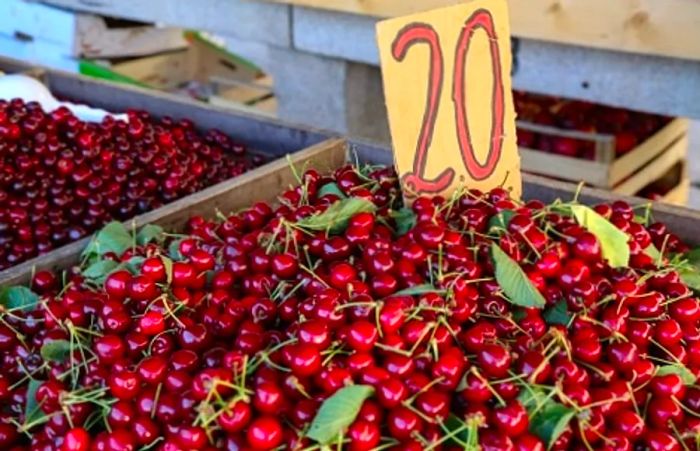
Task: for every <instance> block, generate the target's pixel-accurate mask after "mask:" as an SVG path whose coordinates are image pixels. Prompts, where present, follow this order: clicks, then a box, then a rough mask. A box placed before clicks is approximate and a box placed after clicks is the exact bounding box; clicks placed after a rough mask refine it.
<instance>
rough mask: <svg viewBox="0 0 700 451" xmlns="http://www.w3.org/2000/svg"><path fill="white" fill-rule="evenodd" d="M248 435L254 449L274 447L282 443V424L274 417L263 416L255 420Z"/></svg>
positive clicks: (249, 428) (249, 442)
mask: <svg viewBox="0 0 700 451" xmlns="http://www.w3.org/2000/svg"><path fill="white" fill-rule="evenodd" d="M246 437H247V439H248V444H249V445H250V446H251V447H252V448H253V449H259V450H269V449H274V448H276V447H277V446H279V445H280V444H281V443H282V426H281V425H280V423H279V422H278V421H277V420H276V419H275V418H274V417H271V416H262V417H259V418H257V419H255V420H253V422H252V423H251V424H250V426H249V427H248V431H247V433H246Z"/></svg>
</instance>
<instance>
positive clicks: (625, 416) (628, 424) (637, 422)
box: [612, 410, 646, 440]
mask: <svg viewBox="0 0 700 451" xmlns="http://www.w3.org/2000/svg"><path fill="white" fill-rule="evenodd" d="M612 426H613V428H614V429H615V430H617V431H620V432H621V433H622V434H624V436H625V437H627V438H628V439H630V440H636V439H637V438H639V437H640V436H641V435H642V434H643V433H644V431H645V429H646V426H645V425H644V419H643V418H642V417H640V416H639V415H638V414H637V413H636V412H633V411H631V410H624V411H622V412H617V413H616V414H615V416H614V417H613V418H612Z"/></svg>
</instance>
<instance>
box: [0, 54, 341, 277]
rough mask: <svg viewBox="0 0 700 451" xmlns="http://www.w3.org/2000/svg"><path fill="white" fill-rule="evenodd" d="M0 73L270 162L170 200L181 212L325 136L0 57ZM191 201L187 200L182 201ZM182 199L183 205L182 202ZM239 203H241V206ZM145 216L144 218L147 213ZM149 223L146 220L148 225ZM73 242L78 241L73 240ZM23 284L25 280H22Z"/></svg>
mask: <svg viewBox="0 0 700 451" xmlns="http://www.w3.org/2000/svg"><path fill="white" fill-rule="evenodd" d="M0 71H4V72H8V73H18V72H25V73H32V72H34V73H35V74H39V75H41V76H42V77H43V80H44V82H45V83H46V84H47V86H48V87H49V89H50V90H51V91H52V92H53V93H54V95H56V96H59V97H64V98H69V99H71V100H72V101H76V102H81V103H86V104H90V105H91V106H95V107H99V108H105V109H107V110H109V111H115V112H118V111H124V110H126V109H128V108H133V107H137V108H142V109H145V110H147V111H149V112H150V113H151V114H153V115H154V116H156V117H159V116H165V115H168V116H172V117H175V118H181V117H188V118H190V119H191V120H192V121H193V122H194V123H195V124H196V125H197V126H198V127H203V128H206V129H210V128H217V129H219V130H221V131H222V132H224V133H226V134H228V135H230V136H233V137H235V139H236V140H238V141H239V142H241V143H243V144H245V145H247V146H248V147H249V148H250V149H253V151H254V152H255V153H261V154H263V155H265V156H266V157H267V158H268V159H269V160H270V161H271V163H268V165H265V166H261V167H259V168H256V169H254V170H252V171H249V172H248V173H245V174H243V175H242V176H239V178H234V179H232V180H229V181H226V182H223V183H221V184H219V185H215V186H213V187H210V188H208V189H207V190H204V191H201V192H200V193H196V194H193V195H192V196H195V197H193V198H192V197H191V196H189V197H185V198H182V199H180V200H178V201H176V203H177V205H180V207H177V208H176V209H182V208H186V207H183V205H185V206H188V205H189V204H190V203H191V204H194V205H197V204H199V203H200V202H202V205H209V204H206V203H205V201H204V199H205V198H206V196H207V194H204V195H201V193H205V192H207V193H210V194H211V193H214V194H215V193H218V192H220V191H222V190H223V191H226V190H227V187H228V186H229V185H228V184H230V183H232V184H233V186H238V183H239V181H240V182H241V183H244V182H245V181H247V180H248V181H249V180H252V179H256V178H258V177H262V178H267V177H272V178H274V177H275V173H274V171H273V172H270V166H269V165H273V166H271V167H273V168H276V167H277V166H274V165H275V164H277V165H280V164H281V165H286V161H282V162H277V163H275V159H277V158H279V157H283V156H284V155H285V154H294V153H295V152H297V151H299V150H301V149H304V148H308V147H311V146H314V145H316V144H319V143H321V142H323V141H325V140H326V139H328V138H329V136H330V134H328V133H325V132H322V131H317V130H313V129H310V128H301V127H297V126H294V125H290V124H285V123H283V122H280V121H276V120H271V119H270V118H267V117H263V116H254V115H251V114H249V113H243V112H232V111H230V110H225V109H222V108H217V107H212V106H208V105H206V104H202V103H201V102H196V101H194V100H189V99H185V98H182V97H179V96H175V95H171V94H164V93H160V92H155V91H151V90H145V89H142V88H138V87H133V86H124V85H114V84H110V83H106V82H104V81H100V80H94V79H91V78H87V77H82V76H79V75H73V74H68V73H62V72H58V71H53V70H50V69H43V68H34V67H32V66H30V65H27V64H23V63H21V62H18V61H12V60H4V59H0ZM190 198H192V199H193V200H192V202H189V201H187V199H190ZM247 200H248V199H247V198H241V199H240V201H241V202H247ZM183 201H185V202H184V204H183ZM170 205H173V204H172V203H171V204H168V205H166V206H164V207H162V208H160V209H157V210H154V211H153V212H151V213H152V214H153V215H152V216H147V217H148V218H158V217H160V216H159V215H162V214H163V215H166V214H167V212H168V211H171V210H169V208H170ZM242 205H245V204H242ZM151 213H148V214H151ZM152 220H153V219H149V220H147V222H151V221H152ZM77 243H80V241H79V242H77ZM77 243H72V244H68V245H66V246H63V247H61V248H58V249H55V250H54V251H52V252H49V253H47V254H44V255H43V256H39V257H37V258H35V259H32V260H29V261H26V262H24V263H22V264H19V265H17V266H15V267H13V268H10V269H8V270H5V271H2V272H0V285H3V284H6V283H10V281H12V280H16V278H17V275H18V274H24V277H26V276H27V275H28V274H31V271H32V268H34V267H44V266H42V265H43V262H44V261H54V260H56V259H58V260H61V259H63V258H66V255H73V254H71V252H72V251H71V249H73V250H76V249H81V248H82V246H84V242H83V244H82V245H81V244H77ZM25 280H26V279H25Z"/></svg>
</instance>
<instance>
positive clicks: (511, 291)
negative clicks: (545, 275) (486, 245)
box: [491, 243, 546, 308]
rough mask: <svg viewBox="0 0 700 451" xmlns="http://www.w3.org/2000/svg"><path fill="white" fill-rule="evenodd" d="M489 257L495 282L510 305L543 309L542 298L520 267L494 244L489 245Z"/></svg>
mask: <svg viewBox="0 0 700 451" xmlns="http://www.w3.org/2000/svg"><path fill="white" fill-rule="evenodd" d="M491 257H492V258H493V264H494V268H495V273H496V281H497V282H498V284H499V285H500V286H501V288H502V289H503V292H504V293H505V294H506V296H507V297H508V301H510V303H512V304H515V305H519V306H521V307H534V308H543V307H544V306H545V304H546V301H545V299H544V296H542V294H541V293H540V292H539V291H537V288H535V286H534V285H533V284H532V282H531V281H530V279H528V278H527V275H525V272H524V271H523V270H522V269H521V268H520V265H518V263H517V262H516V261H515V260H513V259H512V258H510V257H509V256H508V254H506V253H505V252H503V250H502V249H501V248H500V247H499V246H498V244H496V243H492V244H491Z"/></svg>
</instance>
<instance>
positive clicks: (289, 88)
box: [269, 48, 348, 133]
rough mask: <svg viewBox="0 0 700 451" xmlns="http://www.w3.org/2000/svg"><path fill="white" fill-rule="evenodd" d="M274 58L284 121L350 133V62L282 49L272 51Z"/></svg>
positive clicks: (274, 76) (271, 61)
mask: <svg viewBox="0 0 700 451" xmlns="http://www.w3.org/2000/svg"><path fill="white" fill-rule="evenodd" d="M270 56H271V59H270V63H271V64H270V66H269V68H270V72H271V74H272V76H273V78H274V80H275V94H276V95H277V102H278V109H277V112H278V115H279V116H280V117H281V118H283V119H286V120H290V121H294V122H299V123H304V124H313V125H314V126H315V127H320V128H326V129H329V130H334V131H337V132H339V133H347V132H348V127H347V117H346V96H345V80H346V73H347V71H346V69H347V65H348V63H347V62H345V61H341V60H336V59H333V58H325V57H321V56H317V55H311V54H305V53H301V52H295V51H290V50H288V49H279V48H271V49H270Z"/></svg>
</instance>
